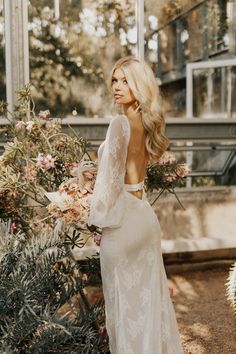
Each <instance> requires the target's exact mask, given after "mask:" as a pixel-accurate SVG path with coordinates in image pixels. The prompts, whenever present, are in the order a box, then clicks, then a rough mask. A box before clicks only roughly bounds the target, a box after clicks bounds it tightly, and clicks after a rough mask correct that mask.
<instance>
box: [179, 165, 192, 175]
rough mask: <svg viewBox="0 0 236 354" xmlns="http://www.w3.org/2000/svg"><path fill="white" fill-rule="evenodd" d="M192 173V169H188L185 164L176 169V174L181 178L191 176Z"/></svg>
mask: <svg viewBox="0 0 236 354" xmlns="http://www.w3.org/2000/svg"><path fill="white" fill-rule="evenodd" d="M189 172H190V168H189V167H188V165H186V164H183V165H180V166H178V167H177V169H176V173H177V174H178V176H180V177H185V176H187V175H188V174H189Z"/></svg>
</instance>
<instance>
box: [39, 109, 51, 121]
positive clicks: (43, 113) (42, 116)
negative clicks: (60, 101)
mask: <svg viewBox="0 0 236 354" xmlns="http://www.w3.org/2000/svg"><path fill="white" fill-rule="evenodd" d="M39 118H40V119H44V120H48V119H49V118H50V111H49V109H47V110H46V111H40V112H39Z"/></svg>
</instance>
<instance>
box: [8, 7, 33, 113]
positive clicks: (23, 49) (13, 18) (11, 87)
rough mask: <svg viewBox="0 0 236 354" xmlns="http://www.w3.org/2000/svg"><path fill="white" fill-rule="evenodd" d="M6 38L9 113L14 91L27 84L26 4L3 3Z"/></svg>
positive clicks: (12, 105) (14, 96)
mask: <svg viewBox="0 0 236 354" xmlns="http://www.w3.org/2000/svg"><path fill="white" fill-rule="evenodd" d="M4 12H5V38H6V47H5V51H6V89H7V102H8V105H9V106H8V107H9V111H12V110H13V107H14V104H16V91H17V90H19V89H20V88H22V86H24V85H25V84H26V83H28V82H29V39H28V2H27V1H25V0H11V1H4Z"/></svg>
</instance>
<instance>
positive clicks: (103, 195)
mask: <svg viewBox="0 0 236 354" xmlns="http://www.w3.org/2000/svg"><path fill="white" fill-rule="evenodd" d="M130 133H131V132H130V123H129V121H128V118H127V117H126V116H124V115H119V116H116V117H114V118H113V119H112V120H111V122H110V125H109V127H108V130H107V135H106V139H105V141H104V142H103V143H102V144H101V145H100V147H99V149H98V166H99V167H98V173H97V178H96V183H95V187H94V193H93V195H92V203H91V209H90V215H89V220H88V225H92V224H93V225H96V226H98V227H101V228H102V239H101V244H100V263H101V276H102V283H103V293H104V299H105V315H106V329H107V332H108V336H109V348H110V352H111V354H183V353H184V352H183V349H182V345H181V340H180V335H179V331H178V325H177V320H176V316H175V311H174V307H173V303H172V300H171V298H170V294H169V289H168V283H167V276H166V273H165V268H164V264H163V258H162V253H161V239H160V225H159V221H158V218H157V216H156V214H155V212H154V211H153V209H152V207H151V205H150V204H149V202H148V200H147V197H146V194H145V191H144V190H143V197H142V199H138V198H137V197H136V196H134V195H133V194H131V193H130V192H129V190H137V189H140V188H143V182H141V183H139V184H137V185H131V184H125V183H124V177H125V164H126V159H127V153H128V145H129V139H130Z"/></svg>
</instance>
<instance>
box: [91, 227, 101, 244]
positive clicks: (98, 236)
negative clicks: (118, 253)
mask: <svg viewBox="0 0 236 354" xmlns="http://www.w3.org/2000/svg"><path fill="white" fill-rule="evenodd" d="M101 239H102V235H101V234H100V233H98V232H96V231H94V232H93V240H94V242H95V243H96V245H97V246H100V243H101Z"/></svg>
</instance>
